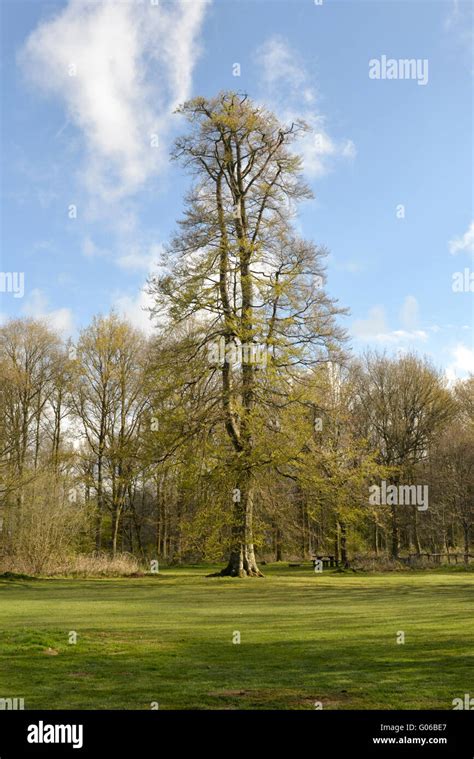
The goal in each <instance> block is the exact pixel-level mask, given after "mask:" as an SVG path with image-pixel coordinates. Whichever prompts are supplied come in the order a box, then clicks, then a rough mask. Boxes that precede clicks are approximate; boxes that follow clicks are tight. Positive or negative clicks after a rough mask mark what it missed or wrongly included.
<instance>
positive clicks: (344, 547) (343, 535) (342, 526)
mask: <svg viewBox="0 0 474 759" xmlns="http://www.w3.org/2000/svg"><path fill="white" fill-rule="evenodd" d="M339 527H340V530H341V533H340V535H341V563H342V566H343V567H344V568H345V569H346V568H347V567H348V566H349V562H348V560H347V528H346V523H345V522H339Z"/></svg>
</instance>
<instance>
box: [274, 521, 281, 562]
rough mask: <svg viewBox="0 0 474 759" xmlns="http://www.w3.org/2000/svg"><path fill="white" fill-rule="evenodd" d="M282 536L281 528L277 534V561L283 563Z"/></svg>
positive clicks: (277, 530) (277, 529)
mask: <svg viewBox="0 0 474 759" xmlns="http://www.w3.org/2000/svg"><path fill="white" fill-rule="evenodd" d="M281 539H282V534H281V530H280V528H279V527H277V528H276V532H275V561H283V549H282V544H281Z"/></svg>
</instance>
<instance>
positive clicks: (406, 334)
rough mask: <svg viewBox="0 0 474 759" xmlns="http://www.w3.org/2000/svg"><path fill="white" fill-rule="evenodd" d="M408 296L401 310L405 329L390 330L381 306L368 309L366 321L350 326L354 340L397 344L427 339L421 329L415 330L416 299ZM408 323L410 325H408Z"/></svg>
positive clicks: (361, 320)
mask: <svg viewBox="0 0 474 759" xmlns="http://www.w3.org/2000/svg"><path fill="white" fill-rule="evenodd" d="M412 297H413V296H408V297H407V298H405V301H404V303H403V305H402V308H401V317H402V320H403V319H404V320H405V324H404V326H405V327H406V329H394V330H391V329H390V328H389V326H388V324H387V319H386V315H385V309H384V308H383V306H374V307H373V308H371V309H370V311H369V314H368V316H367V318H366V319H356V320H355V321H354V323H353V325H352V332H353V335H354V337H355V338H357V339H358V340H363V341H373V342H378V343H387V344H397V343H407V342H414V341H420V340H421V341H424V340H426V339H427V337H428V335H427V333H426V332H425V331H424V330H422V329H416V325H415V322H414V319H413V317H414V316H415V317H416V320H417V307H418V304H417V303H416V299H415V298H413V300H411V298H412ZM413 301H414V302H415V304H416V309H414V303H413ZM408 322H410V324H408Z"/></svg>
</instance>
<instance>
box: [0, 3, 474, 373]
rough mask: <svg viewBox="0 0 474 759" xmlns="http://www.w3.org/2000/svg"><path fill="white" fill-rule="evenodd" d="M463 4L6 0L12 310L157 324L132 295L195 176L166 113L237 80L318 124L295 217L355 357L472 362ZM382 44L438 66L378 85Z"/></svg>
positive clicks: (7, 297) (61, 322) (5, 141)
mask: <svg viewBox="0 0 474 759" xmlns="http://www.w3.org/2000/svg"><path fill="white" fill-rule="evenodd" d="M472 7H473V6H472V4H470V3H463V2H461V1H459V2H455V1H454V0H436V1H435V2H433V1H432V0H409V1H408V0H407V1H406V2H404V1H403V0H397V1H396V2H395V1H394V0H386V1H383V2H382V1H381V0H377V1H375V2H372V0H350V1H347V2H346V1H341V0H323V2H322V4H321V5H319V4H317V3H315V2H314V0H291V2H288V1H287V0H277V1H275V2H274V1H270V0H249V2H240V1H238V0H214V1H213V2H211V1H209V2H198V1H197V0H193V1H192V2H190V1H189V0H173V2H169V3H166V2H161V1H160V2H159V3H157V4H154V2H153V0H143V2H140V1H139V0H133V1H131V0H130V1H129V2H127V1H124V2H120V1H118V2H117V0H70V1H69V2H41V0H38V1H36V0H28V1H27V2H22V1H21V0H20V1H18V0H15V1H14V2H11V1H9V0H1V15H2V30H1V34H2V48H3V60H2V82H3V106H2V134H1V143H2V163H3V166H2V194H3V199H2V218H1V225H2V226H1V248H2V259H1V270H2V271H3V272H24V296H23V297H22V298H19V297H14V293H12V292H4V293H2V294H1V298H2V305H1V312H2V318H3V319H5V318H8V317H17V316H22V315H23V316H25V315H28V316H35V317H39V318H44V319H47V320H48V321H49V322H50V323H51V324H53V325H54V326H56V327H58V328H60V329H61V330H62V331H63V333H64V334H65V335H68V334H71V335H73V336H74V335H76V334H77V330H78V329H80V328H81V327H82V326H84V325H86V324H87V323H88V322H89V320H90V318H91V316H92V315H93V314H95V313H107V312H108V311H109V310H110V309H111V308H112V307H114V308H115V309H116V310H118V311H119V312H120V313H123V314H126V315H127V316H128V317H129V318H130V319H131V320H132V321H133V322H134V323H135V324H136V325H138V326H141V327H143V328H145V329H147V328H149V327H148V317H147V314H146V312H145V311H144V310H143V307H144V306H146V304H147V296H146V295H145V294H144V293H143V291H142V290H141V288H142V286H143V284H144V282H145V280H146V278H147V275H148V274H149V272H150V271H152V270H153V266H154V264H155V262H156V261H157V259H158V255H159V252H160V249H161V246H162V245H163V244H164V243H165V242H166V240H167V239H168V237H169V235H170V234H171V233H172V231H173V228H174V226H175V221H176V219H177V218H179V216H180V213H181V210H182V197H183V192H184V191H185V189H186V187H187V185H188V183H189V178H188V177H187V176H186V175H185V174H184V173H183V172H182V170H181V169H180V168H179V167H177V166H176V165H174V164H170V163H169V160H168V155H169V150H170V146H171V143H172V140H173V138H174V137H175V136H176V135H177V134H179V133H180V132H181V131H182V130H183V127H184V125H183V124H182V122H181V121H180V118H179V117H178V116H176V115H173V114H172V111H173V109H174V108H175V107H176V105H177V104H178V103H179V102H181V101H182V100H183V99H185V98H188V97H190V96H194V95H202V94H203V95H213V94H215V93H216V92H218V91H219V90H222V89H236V90H239V91H245V92H247V93H248V94H249V95H250V96H251V97H253V98H255V99H256V100H260V101H264V102H265V103H266V104H267V105H268V106H270V107H271V108H273V109H274V110H275V111H276V113H277V114H278V115H279V116H280V118H282V119H283V120H287V119H292V118H295V117H300V118H304V119H305V120H306V121H307V122H308V124H309V125H310V127H311V128H312V133H310V134H309V135H308V136H307V137H306V138H305V141H304V142H303V143H302V144H301V146H300V150H301V152H302V154H303V157H304V165H305V172H306V175H307V179H308V181H309V182H310V184H311V186H312V187H313V189H314V192H315V196H316V197H315V200H314V201H310V202H308V203H306V204H305V205H304V206H303V207H302V209H301V214H300V217H299V219H298V225H299V227H300V229H301V231H302V233H303V234H304V236H306V237H308V238H312V239H314V240H315V241H316V242H318V243H320V244H324V245H326V246H327V247H328V249H329V250H330V257H329V261H328V291H329V292H330V294H331V295H333V296H334V297H337V298H338V299H339V300H340V302H341V304H342V305H343V306H347V307H349V309H350V316H349V317H347V318H345V319H344V320H343V321H344V324H345V326H346V327H347V329H348V330H349V333H350V334H351V336H352V344H353V347H354V350H356V351H359V350H361V349H363V348H364V347H366V346H367V345H370V346H372V347H377V348H380V349H383V348H386V349H387V350H389V351H400V350H409V349H415V350H417V351H419V352H420V353H424V354H427V355H428V356H431V357H432V358H433V360H434V362H435V363H436V364H437V365H438V366H440V367H443V368H444V369H445V370H446V371H447V372H448V374H449V376H450V377H452V378H454V377H456V376H458V377H461V376H465V375H466V373H467V372H469V371H471V372H472V371H474V350H473V293H472V292H471V291H470V289H469V286H467V287H466V286H465V284H464V285H463V287H462V289H461V291H453V275H455V273H456V272H461V273H463V275H464V272H465V270H467V273H466V275H465V276H466V277H469V276H470V274H471V273H472V271H473V269H474V265H473V246H474V226H473V202H472V201H473V196H472V191H473V147H472V135H473V112H472V86H473V62H472V44H473V43H472ZM382 56H386V58H387V59H394V61H395V63H397V62H398V61H399V60H402V59H414V60H415V61H419V62H420V63H419V65H420V66H421V65H427V69H426V71H427V81H426V83H419V81H418V79H417V78H416V77H415V78H402V77H403V70H402V69H401V68H399V69H395V71H396V72H397V71H398V74H397V77H398V78H391V79H388V78H383V79H382V78H380V79H373V78H370V77H369V61H373V60H374V59H377V60H381V59H382ZM423 61H425V62H427V63H426V64H423ZM236 64H238V66H236ZM239 67H240V72H239ZM420 71H421V69H420ZM236 73H240V75H239V76H235V74H236ZM419 78H420V77H419ZM152 138H153V139H152ZM152 143H153V145H152ZM463 281H464V279H463Z"/></svg>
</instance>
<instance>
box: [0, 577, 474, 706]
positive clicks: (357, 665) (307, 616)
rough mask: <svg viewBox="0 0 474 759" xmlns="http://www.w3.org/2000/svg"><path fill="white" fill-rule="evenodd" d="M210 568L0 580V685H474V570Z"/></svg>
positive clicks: (301, 696) (328, 692) (225, 697)
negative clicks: (241, 571) (233, 575)
mask: <svg viewBox="0 0 474 759" xmlns="http://www.w3.org/2000/svg"><path fill="white" fill-rule="evenodd" d="M205 573H206V568H202V567H200V568H183V569H175V568H173V569H168V570H163V571H162V572H160V574H159V575H156V576H150V577H145V578H130V579H94V580H83V579H52V580H18V579H13V580H0V697H15V696H16V697H23V698H24V699H25V709H107V708H109V709H149V708H150V704H151V702H153V701H157V702H159V708H160V709H239V708H240V709H314V702H315V701H321V702H322V704H323V708H325V709H375V708H382V709H452V700H453V698H455V697H458V696H460V697H463V695H464V693H469V692H470V693H471V694H472V693H474V652H473V629H474V624H473V601H474V573H472V572H455V571H442V570H439V571H433V572H430V573H425V572H406V573H399V574H397V573H387V574H384V575H382V574H374V575H371V574H352V573H350V574H349V573H347V574H339V573H335V572H334V573H333V572H332V571H330V570H327V571H325V572H324V573H323V574H322V575H317V574H314V573H313V572H312V570H311V567H300V568H292V569H289V568H285V567H277V566H276V565H274V566H270V567H268V566H267V567H265V574H266V578H265V579H260V578H258V579H245V580H235V579H230V578H207V577H205ZM72 630H74V631H76V632H77V633H78V640H77V644H76V645H70V644H69V643H68V636H69V632H70V631H72ZM234 631H239V632H240V636H241V643H240V645H237V644H234V643H233V642H232V640H233V633H234ZM399 631H404V633H405V644H404V645H399V644H397V642H396V640H397V633H398V632H399Z"/></svg>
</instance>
